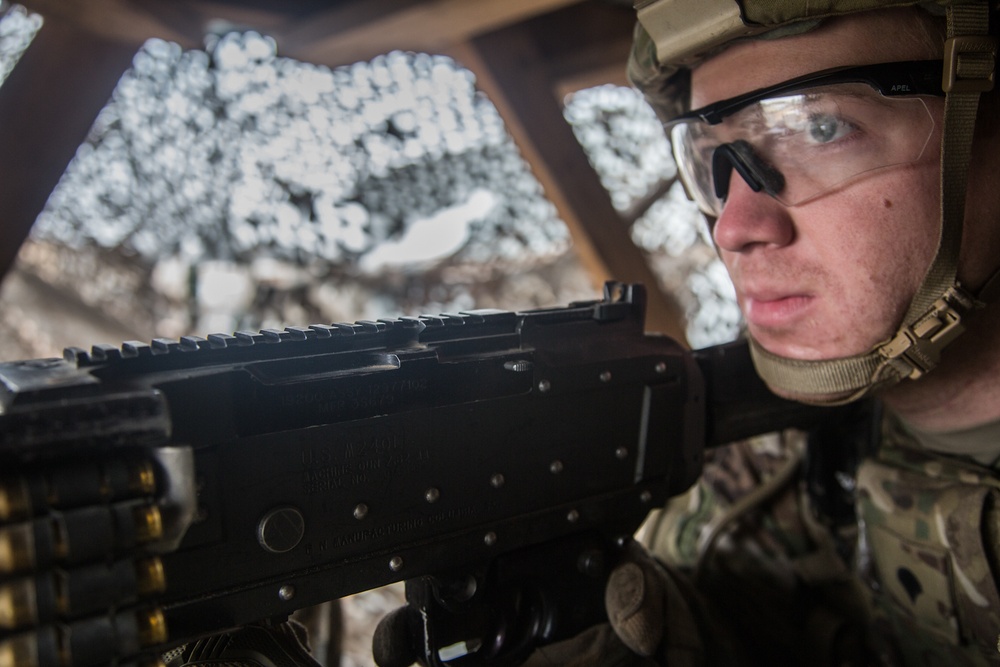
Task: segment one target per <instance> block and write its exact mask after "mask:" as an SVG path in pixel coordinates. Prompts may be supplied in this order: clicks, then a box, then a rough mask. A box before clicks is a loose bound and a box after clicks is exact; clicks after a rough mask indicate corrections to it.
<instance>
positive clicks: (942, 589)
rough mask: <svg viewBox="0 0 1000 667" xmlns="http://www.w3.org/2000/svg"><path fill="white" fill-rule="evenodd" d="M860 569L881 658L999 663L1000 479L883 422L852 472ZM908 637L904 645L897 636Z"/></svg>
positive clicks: (918, 662)
mask: <svg viewBox="0 0 1000 667" xmlns="http://www.w3.org/2000/svg"><path fill="white" fill-rule="evenodd" d="M857 498H858V500H857V507H858V518H859V522H860V524H861V525H862V526H863V527H864V532H863V535H862V536H863V539H862V540H861V541H860V544H859V550H858V571H859V573H860V576H861V577H862V579H863V580H864V581H865V582H866V584H867V586H866V588H867V590H869V591H870V595H871V604H872V610H873V614H874V618H873V626H874V628H875V629H876V632H875V633H874V636H875V637H876V638H889V637H892V638H895V639H896V640H895V641H893V642H882V645H881V646H880V648H881V650H882V653H883V655H884V660H885V661H886V662H891V663H893V664H906V665H910V664H913V665H924V664H949V665H987V664H998V663H1000V653H998V640H1000V595H998V592H997V581H996V575H997V572H998V569H997V568H998V566H1000V560H998V559H997V546H998V545H1000V541H998V538H1000V510H998V502H997V500H998V498H1000V478H998V475H997V473H996V471H994V470H992V469H991V468H988V467H985V466H980V465H977V464H975V463H968V462H965V461H963V460H961V459H957V458H951V457H945V456H939V455H935V454H933V453H931V452H928V451H926V450H923V449H920V448H918V446H917V445H916V443H914V442H913V441H912V440H911V439H910V438H909V437H908V436H907V435H906V434H905V433H904V432H903V431H902V430H901V429H900V428H899V427H898V425H896V424H894V423H892V422H890V423H888V424H887V427H886V434H885V439H884V444H883V446H882V447H881V449H880V451H879V455H878V457H877V459H875V460H870V461H866V462H865V464H864V465H862V466H861V469H860V470H859V471H858V496H857ZM904 638H905V639H904Z"/></svg>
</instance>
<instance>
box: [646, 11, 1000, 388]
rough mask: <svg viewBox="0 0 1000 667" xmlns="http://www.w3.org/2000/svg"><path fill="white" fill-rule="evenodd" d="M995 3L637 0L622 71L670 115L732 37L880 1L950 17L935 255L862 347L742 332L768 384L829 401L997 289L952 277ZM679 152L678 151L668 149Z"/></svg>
mask: <svg viewBox="0 0 1000 667" xmlns="http://www.w3.org/2000/svg"><path fill="white" fill-rule="evenodd" d="M996 4H997V3H996V2H995V1H993V0H936V1H934V2H926V1H918V0H823V1H820V2H817V1H816V0H636V3H635V6H636V10H637V13H638V19H639V21H638V24H637V26H636V35H635V40H634V43H633V49H632V55H631V57H630V60H629V78H630V80H631V81H632V83H633V84H634V85H635V86H636V87H637V88H638V89H639V90H640V91H642V93H643V95H644V96H645V97H646V99H647V101H648V102H649V103H650V104H651V105H652V107H653V109H654V110H655V111H656V113H657V115H658V116H659V117H660V119H661V120H662V121H664V122H665V123H669V122H671V121H673V120H674V119H676V118H677V117H678V116H680V115H681V114H684V113H685V112H687V111H689V108H688V106H689V98H690V72H691V69H692V68H693V67H694V66H696V65H697V64H698V63H699V62H700V61H702V60H704V59H705V58H708V57H710V56H712V55H713V54H715V53H717V52H719V51H720V50H722V49H724V48H725V47H727V46H728V45H730V44H732V43H733V42H735V41H737V40H743V39H756V38H772V37H782V36H786V35H793V34H799V33H803V32H806V31H809V30H811V29H813V28H814V27H815V26H817V25H818V24H820V23H821V22H822V21H823V20H825V19H828V18H831V17H836V16H841V15H846V14H852V13H856V12H864V11H871V10H876V9H882V8H887V7H905V6H911V5H913V6H920V7H923V8H924V9H926V10H928V11H931V12H934V13H938V14H942V13H943V14H946V15H947V38H946V42H945V44H944V47H945V48H944V54H945V55H944V63H943V76H942V82H941V86H942V92H943V93H944V96H945V111H944V123H943V128H942V132H941V134H942V145H941V225H940V236H939V242H938V249H937V253H936V255H935V257H934V260H933V261H932V263H931V265H930V267H929V268H928V270H927V273H926V275H925V277H924V280H923V283H922V284H921V286H920V288H919V289H918V291H917V293H916V295H915V296H914V298H913V300H912V301H911V303H910V306H909V308H908V310H907V312H906V315H905V316H904V318H903V320H902V322H901V324H900V325H899V328H898V329H897V331H896V333H895V334H893V335H892V336H891V337H890V338H889V339H888V340H885V341H882V342H880V343H879V344H877V345H875V346H874V347H873V348H872V349H871V350H870V351H868V352H867V353H863V354H860V355H856V356H852V357H844V358H839V359H830V360H819V361H805V360H798V359H791V358H786V357H781V356H778V355H775V354H772V353H770V352H768V351H767V350H765V349H764V348H763V347H762V346H760V345H759V344H758V343H756V342H755V341H754V340H753V339H752V337H751V340H750V348H751V353H752V356H753V359H754V364H755V366H756V368H757V371H758V373H759V374H760V375H761V377H762V378H764V380H765V381H766V382H767V383H768V384H769V385H770V386H771V387H772V388H774V389H776V390H779V391H781V392H782V393H784V394H786V395H789V396H793V397H795V398H797V399H798V400H801V401H804V402H811V403H820V404H837V403H844V402H848V401H852V400H855V399H857V398H860V397H862V396H864V395H866V394H868V393H869V392H871V391H872V390H873V389H876V388H881V387H885V386H889V385H891V384H894V383H896V382H899V381H900V380H902V379H905V378H910V379H916V378H919V377H921V376H923V375H924V374H925V373H927V372H929V371H930V370H932V369H933V368H934V367H935V366H936V365H937V364H938V362H939V361H940V354H941V350H942V349H943V348H944V347H945V346H946V345H948V344H949V343H950V342H951V341H952V340H954V338H955V337H957V336H958V335H959V334H960V333H961V332H962V331H963V330H964V329H965V324H964V323H963V318H965V317H967V316H968V315H969V314H970V313H971V311H973V310H974V309H976V308H978V307H982V306H983V304H984V302H989V301H992V300H994V299H995V298H996V297H998V296H1000V271H998V272H997V274H995V275H994V276H993V277H992V278H991V279H990V280H989V281H988V282H987V283H986V286H985V287H983V288H982V289H981V290H980V291H979V292H978V293H977V294H970V293H969V291H968V290H966V289H965V288H964V287H963V286H962V285H960V284H959V283H958V281H957V278H956V274H957V265H958V254H959V249H960V246H961V240H962V228H963V225H964V217H965V197H966V185H967V179H968V171H969V162H970V153H971V145H972V137H973V132H974V127H975V121H976V114H977V109H978V106H979V97H980V94H981V93H984V92H987V91H989V90H991V89H992V88H993V85H994V79H995V69H996V55H997V43H998V40H997V37H996V33H995V26H994V32H992V33H991V29H990V19H991V18H993V19H994V21H995V20H996V18H995V16H991V14H993V13H995V11H996ZM675 150H676V149H675Z"/></svg>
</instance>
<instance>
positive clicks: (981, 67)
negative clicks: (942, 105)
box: [941, 35, 998, 93]
mask: <svg viewBox="0 0 1000 667" xmlns="http://www.w3.org/2000/svg"><path fill="white" fill-rule="evenodd" d="M997 41H998V40H997V38H996V37H993V36H991V35H962V36H958V37H952V38H950V39H948V40H947V41H946V42H945V45H944V49H945V52H944V74H943V79H942V81H941V87H942V88H943V89H944V92H946V93H985V92H987V91H989V90H993V85H994V83H995V81H996V58H997Z"/></svg>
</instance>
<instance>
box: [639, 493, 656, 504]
mask: <svg viewBox="0 0 1000 667" xmlns="http://www.w3.org/2000/svg"><path fill="white" fill-rule="evenodd" d="M652 499H653V494H652V493H650V492H649V491H643V492H642V493H640V494H639V500H640V501H642V502H643V503H648V502H649V501H651V500H652Z"/></svg>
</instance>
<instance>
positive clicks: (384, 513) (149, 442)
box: [0, 283, 813, 667]
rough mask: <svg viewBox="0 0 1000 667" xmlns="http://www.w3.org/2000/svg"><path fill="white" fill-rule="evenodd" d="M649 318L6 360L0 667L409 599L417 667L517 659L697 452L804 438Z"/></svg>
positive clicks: (598, 594) (620, 301)
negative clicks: (392, 588)
mask: <svg viewBox="0 0 1000 667" xmlns="http://www.w3.org/2000/svg"><path fill="white" fill-rule="evenodd" d="M644 309H645V297H644V292H643V289H642V287H641V286H639V285H623V284H619V283H609V284H608V285H607V286H606V288H605V294H604V298H603V299H600V300H596V301H592V302H584V303H575V304H570V305H569V306H566V307H563V308H552V309H543V310H533V311H525V312H508V311H498V310H479V311H470V312H463V313H457V314H446V315H440V316H421V317H414V318H398V319H384V320H378V321H362V322H358V323H355V324H333V325H329V326H326V325H312V326H310V327H288V328H286V329H284V330H264V331H261V332H258V333H249V332H238V333H236V334H235V335H232V336H229V335H220V334H213V335H210V336H208V337H207V338H198V337H185V338H182V339H180V340H179V341H174V340H163V339H158V340H154V341H153V342H152V343H151V344H149V345H146V344H142V343H137V342H127V343H125V344H123V345H122V346H120V347H112V346H109V345H97V346H94V347H93V348H92V349H91V350H89V351H86V350H83V349H78V348H70V349H67V350H66V352H65V355H64V359H45V360H31V361H21V362H8V363H2V364H0V471H2V472H0V667H7V666H8V665H17V666H18V667H22V666H23V667H35V666H39V667H48V666H49V665H54V666H58V667H77V666H90V665H126V664H135V665H143V664H148V662H149V660H150V659H152V660H155V657H156V656H157V655H158V654H159V653H160V652H162V651H163V650H164V649H167V648H169V647H172V646H177V645H179V644H182V643H184V642H188V641H190V640H192V639H195V638H198V637H203V636H206V635H210V634H212V633H215V632H219V631H221V630H225V629H229V628H234V627H238V626H241V625H244V624H248V623H251V622H255V621H259V620H261V619H269V618H280V617H283V616H285V615H287V614H290V613H291V612H293V611H294V610H296V609H299V608H302V607H305V606H309V605H313V604H317V603H320V602H323V601H326V600H330V599H334V598H339V597H342V596H345V595H349V594H353V593H356V592H360V591H364V590H368V589H372V588H375V587H379V586H382V585H385V584H389V583H392V582H396V581H401V580H406V581H407V598H408V601H409V604H410V605H411V607H414V608H416V609H418V610H419V612H420V614H419V618H420V619H421V623H422V624H423V626H422V627H420V628H417V629H416V631H415V633H414V634H415V638H414V641H415V642H416V643H418V644H420V646H418V647H417V652H418V654H420V655H421V656H422V658H421V659H422V661H423V662H425V663H426V664H441V663H442V661H443V657H442V656H444V655H447V656H458V657H456V658H449V664H463V665H464V664H473V665H475V664H483V665H488V664H517V663H518V662H519V661H521V660H522V659H523V658H524V657H525V656H526V655H527V653H528V652H530V650H531V649H532V648H533V647H535V646H538V645H541V644H545V643H549V642H553V641H557V640H559V639H561V638H565V637H569V636H572V635H574V634H576V633H577V632H579V631H581V630H583V629H585V628H587V627H589V626H591V625H593V624H595V623H598V622H601V621H602V620H603V619H604V609H603V589H604V584H605V582H606V579H607V575H608V572H609V571H610V568H611V567H612V565H613V564H614V562H615V559H616V558H617V557H618V555H619V553H620V551H621V548H622V546H623V545H624V543H625V542H626V541H627V540H628V539H629V538H630V536H631V535H632V533H633V532H634V531H635V530H636V529H637V528H638V526H639V525H640V524H641V522H642V520H643V519H644V518H645V517H646V515H647V513H648V512H649V511H650V510H651V509H653V508H655V507H657V506H658V505H661V504H662V503H663V502H664V501H665V500H666V499H667V498H668V497H669V496H671V495H674V494H677V493H680V492H682V491H684V490H685V489H686V488H688V487H689V486H690V485H691V484H692V483H693V481H694V480H695V479H696V478H697V476H698V474H699V473H700V470H701V460H702V453H703V450H704V447H705V446H706V444H707V443H719V442H724V441H728V439H730V438H732V437H737V436H741V435H746V434H748V433H752V432H761V431H763V430H765V429H770V428H775V427H779V426H785V425H789V424H793V423H797V421H802V420H803V419H811V418H813V417H811V416H807V417H803V416H802V415H805V414H806V413H808V414H809V415H812V413H811V412H809V411H805V412H803V411H801V410H797V409H794V408H792V407H791V406H790V404H787V403H785V402H783V401H780V400H778V399H775V398H774V397H773V396H770V394H769V393H767V392H766V390H762V389H761V387H762V385H760V386H758V384H759V383H758V384H754V380H753V379H752V372H751V371H750V370H749V364H748V363H746V361H745V355H741V354H739V350H740V348H739V347H736V348H732V349H729V348H718V349H715V350H708V351H704V352H702V353H699V354H698V355H694V354H691V353H687V352H685V351H684V350H683V348H682V347H681V346H680V345H678V344H677V343H676V342H674V341H672V340H670V339H669V338H666V337H663V336H657V335H650V334H646V333H644V331H643V320H644ZM720 369H725V372H720ZM713 378H716V379H715V380H713ZM706 379H707V380H708V389H709V394H706ZM713 385H716V386H718V387H719V390H718V391H716V390H713V389H712V387H713ZM723 385H725V387H724V388H723ZM750 386H752V387H754V390H753V391H749V390H747V389H746V388H747V387H750ZM734 387H735V388H737V389H736V391H734V390H733V388H734ZM713 391H714V392H715V394H717V396H715V397H713V395H712V392H713ZM720 396H725V398H722V399H720V398H719V397H720ZM755 401H756V402H755ZM762 415H765V418H763V419H762V418H761V416H762ZM153 664H155V662H154V663H153Z"/></svg>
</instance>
